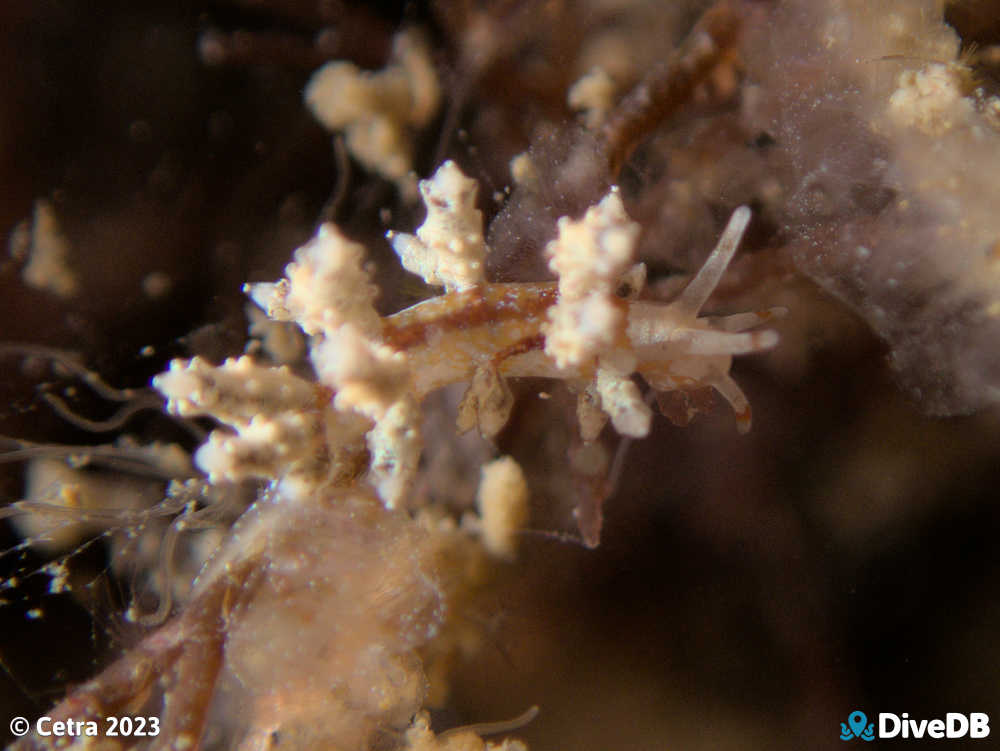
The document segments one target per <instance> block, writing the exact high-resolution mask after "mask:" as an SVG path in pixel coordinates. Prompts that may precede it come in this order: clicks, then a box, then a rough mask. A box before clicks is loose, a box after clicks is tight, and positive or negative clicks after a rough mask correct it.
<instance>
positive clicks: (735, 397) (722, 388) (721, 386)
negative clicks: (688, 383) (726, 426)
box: [706, 371, 752, 433]
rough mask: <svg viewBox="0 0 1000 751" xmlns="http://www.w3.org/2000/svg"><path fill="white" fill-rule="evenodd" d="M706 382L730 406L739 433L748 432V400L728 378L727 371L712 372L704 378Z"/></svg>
mask: <svg viewBox="0 0 1000 751" xmlns="http://www.w3.org/2000/svg"><path fill="white" fill-rule="evenodd" d="M706 382H707V383H708V384H710V385H711V386H712V388H714V389H715V390H716V391H718V392H719V393H720V394H722V397H723V398H724V399H725V400H726V401H727V402H729V404H730V406H732V408H733V412H734V413H735V414H736V429H737V430H739V432H740V433H747V432H749V431H750V425H751V422H752V413H751V410H750V402H749V401H747V397H746V394H744V393H743V389H741V388H740V387H739V384H737V383H736V381H734V380H733V379H732V378H730V377H729V374H728V373H723V372H721V371H718V372H715V373H713V374H712V376H711V378H707V379H706Z"/></svg>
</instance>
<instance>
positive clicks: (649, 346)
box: [154, 162, 779, 506]
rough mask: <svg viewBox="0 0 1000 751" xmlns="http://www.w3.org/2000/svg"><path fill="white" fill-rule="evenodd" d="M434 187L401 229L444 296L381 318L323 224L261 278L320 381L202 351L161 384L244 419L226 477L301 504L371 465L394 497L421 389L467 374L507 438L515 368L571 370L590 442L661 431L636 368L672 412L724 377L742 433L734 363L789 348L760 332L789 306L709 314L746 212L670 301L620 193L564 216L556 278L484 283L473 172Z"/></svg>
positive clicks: (217, 438) (340, 244)
mask: <svg viewBox="0 0 1000 751" xmlns="http://www.w3.org/2000/svg"><path fill="white" fill-rule="evenodd" d="M420 191H421V194H422V195H423V196H424V200H425V202H426V204H427V219H426V221H425V222H424V224H423V225H421V227H420V228H419V229H418V230H417V233H416V234H415V235H409V234H395V233H390V235H389V238H390V240H391V242H392V244H393V247H394V248H395V249H396V251H397V252H398V253H399V255H400V257H401V259H402V260H403V263H404V265H405V266H406V267H407V268H410V269H412V270H415V271H418V272H419V273H422V274H424V276H425V280H426V281H427V282H428V283H431V284H438V285H444V287H445V290H446V292H445V294H443V295H439V296H437V297H432V298H430V299H428V300H425V301H423V302H421V303H418V304H416V305H413V306H412V307H409V308H407V309H405V310H402V311H400V312H398V313H396V314H394V315H390V316H387V317H380V316H379V315H378V313H377V312H376V310H375V307H374V304H373V300H374V297H375V294H376V290H375V288H374V285H373V284H372V283H371V281H370V278H369V274H368V271H367V269H366V268H365V266H364V256H365V253H364V248H363V247H362V246H360V245H358V244H357V243H354V242H352V241H351V240H349V239H348V238H346V237H345V236H344V235H343V234H341V233H340V231H339V230H338V229H337V228H336V227H335V226H333V225H330V224H327V225H323V226H322V227H321V228H320V230H319V232H318V233H317V235H316V237H315V238H313V239H312V240H311V241H310V242H308V243H307V244H306V245H304V246H303V247H301V248H299V249H298V250H297V251H296V252H295V258H294V261H293V262H292V263H290V264H289V265H288V266H287V268H286V276H285V278H283V279H281V280H279V281H278V282H277V283H273V284H271V283H266V284H253V285H248V288H247V289H248V292H249V293H250V295H251V297H252V298H253V300H254V301H255V302H256V303H257V304H258V305H259V306H260V307H261V308H263V309H264V310H266V311H267V313H268V315H269V316H270V317H271V318H273V319H275V320H278V321H294V322H295V323H297V324H298V325H299V326H300V327H301V328H302V330H303V331H304V332H305V333H306V334H308V335H309V337H310V357H311V360H312V364H313V367H314V370H315V372H316V377H317V379H318V383H315V382H310V381H308V380H306V379H303V378H300V377H299V376H296V375H294V374H292V373H291V372H290V371H289V370H288V369H287V368H270V367H268V366H265V365H259V364H257V363H252V362H251V361H250V360H249V359H248V358H246V357H244V358H240V359H239V360H230V361H227V362H225V363H223V364H222V365H221V366H217V367H215V366H210V365H208V364H206V363H204V362H203V361H200V360H198V359H197V358H196V359H195V360H193V361H190V362H186V363H185V362H174V363H173V364H172V365H171V369H170V371H168V372H167V373H164V374H163V375H161V376H158V377H157V379H155V381H154V385H156V387H157V388H159V389H160V391H162V392H163V393H164V394H165V395H166V396H167V397H168V400H169V401H168V408H169V409H171V410H172V411H174V412H178V413H181V414H185V415H194V414H208V415H211V416H214V417H216V418H217V419H219V420H220V421H222V422H223V423H225V424H227V425H228V426H229V428H230V429H231V430H217V431H215V432H213V434H212V435H211V436H210V438H209V441H208V442H207V443H206V444H205V445H204V446H203V447H202V449H201V450H199V452H198V455H197V461H198V463H199V466H201V468H202V469H203V470H204V471H205V472H206V473H207V474H208V475H209V478H210V480H211V481H213V482H215V481H218V480H238V479H242V478H244V477H248V476H253V477H267V478H270V479H277V480H279V481H281V482H283V483H285V494H286V495H288V496H297V497H302V498H304V497H307V496H308V493H310V492H313V491H314V490H316V489H318V488H322V487H325V486H327V485H330V484H333V485H337V484H340V483H343V482H345V481H346V480H348V479H350V478H354V477H356V476H357V474H358V473H359V471H364V466H365V465H367V477H368V480H369V482H370V483H371V484H372V485H373V487H374V488H375V489H376V491H377V492H378V493H379V495H380V496H381V497H382V499H383V501H384V502H385V503H386V504H387V505H389V506H393V505H396V504H398V503H400V502H401V501H402V499H403V498H404V497H405V496H406V493H407V490H408V487H409V484H410V482H411V480H412V478H413V477H414V476H415V474H416V471H417V466H418V463H419V459H420V452H421V450H422V446H423V444H422V441H421V438H420V433H419V425H420V420H421V417H420V410H419V408H418V405H419V404H420V402H421V400H422V399H423V398H424V397H425V396H426V395H427V394H428V393H430V392H432V391H434V390H435V389H438V388H441V387H444V386H447V385H449V384H453V383H468V384H469V386H468V388H467V391H466V394H465V397H464V399H463V400H462V403H461V404H460V406H459V415H458V427H459V429H460V430H467V429H469V428H472V427H478V428H479V430H480V431H481V432H482V433H483V434H484V435H487V436H492V435H495V434H496V433H497V432H498V431H499V430H500V429H501V428H502V427H503V426H504V424H505V423H506V421H507V418H508V415H509V413H510V410H511V407H512V404H513V396H512V395H511V392H510V390H509V388H508V387H507V384H506V379H507V378H508V377H518V376H531V377H542V378H558V379H563V380H566V381H568V382H569V383H570V385H571V388H572V389H573V390H574V391H575V392H576V393H577V394H578V395H579V403H578V404H579V406H578V417H579V421H580V429H581V434H582V437H583V438H584V439H585V440H593V439H594V438H596V437H597V435H598V434H599V433H600V431H601V430H602V429H603V427H604V426H605V424H606V423H607V421H608V420H609V419H610V421H611V422H612V424H613V425H614V427H615V429H616V430H617V431H618V432H619V433H621V434H623V435H627V436H633V437H641V436H645V435H647V434H648V432H649V429H650V424H651V420H652V411H651V409H650V407H649V404H648V403H647V400H646V399H645V398H644V397H643V396H642V394H641V392H640V390H639V386H638V384H637V383H636V382H635V380H634V379H633V376H634V374H639V375H640V376H642V378H644V379H645V381H646V382H647V383H648V384H649V386H650V387H652V389H654V390H655V391H656V392H658V397H659V396H660V395H661V393H663V394H666V395H667V396H668V397H669V396H673V397H675V398H679V400H680V404H681V406H682V410H681V412H680V413H679V414H680V417H679V418H678V419H677V420H675V421H678V422H680V423H684V422H685V421H686V419H689V417H690V415H691V414H693V413H694V412H697V411H698V408H699V407H700V406H701V404H702V402H703V401H704V392H705V391H706V389H708V388H711V389H714V390H715V391H717V392H719V393H720V394H722V396H723V397H724V398H725V399H726V400H727V401H729V403H730V404H731V405H732V407H733V409H734V411H735V413H736V417H737V424H738V426H739V428H740V430H741V431H746V430H747V429H749V427H750V408H749V405H748V403H747V399H746V397H745V396H744V395H743V392H742V391H741V389H740V387H739V386H738V385H737V384H736V383H735V381H733V380H732V378H731V377H730V375H729V369H730V365H731V362H732V358H733V357H734V356H736V355H743V354H752V353H756V352H763V351H765V350H767V349H770V348H772V347H774V346H775V345H776V344H777V341H778V335H777V333H775V332H774V331H770V330H753V331H752V330H751V329H754V328H755V327H756V326H758V325H759V324H761V323H762V322H764V321H766V320H768V319H769V318H770V317H772V316H773V315H775V314H776V313H778V312H779V311H778V310H777V309H774V310H770V311H763V312H751V313H741V314H737V315H732V316H725V317H717V318H713V317H699V313H700V311H701V308H702V307H703V305H704V304H705V302H706V300H707V299H708V297H709V295H710V294H711V293H712V291H713V290H714V289H715V287H716V285H717V284H718V282H719V279H720V278H721V276H722V274H723V272H724V271H725V269H726V266H727V265H728V263H729V261H730V260H731V259H732V257H733V255H734V254H735V252H736V249H737V246H738V245H739V241H740V238H741V237H742V235H743V232H744V230H745V229H746V226H747V224H748V223H749V220H750V210H749V209H748V208H746V207H740V208H738V209H737V210H736V211H735V212H734V213H733V216H732V218H731V219H730V221H729V224H728V225H727V227H726V229H725V231H724V232H723V234H722V238H721V239H720V241H719V244H718V246H717V247H716V248H715V250H714V251H713V252H712V254H711V255H710V256H709V258H708V260H707V261H706V262H705V264H704V266H703V267H702V268H701V270H700V271H699V272H698V273H697V274H696V275H695V277H694V278H693V279H692V280H691V282H690V283H689V284H688V285H687V287H686V288H685V289H684V291H683V292H682V293H681V294H680V296H679V297H678V298H677V299H676V300H674V301H672V302H669V303H660V302H654V301H649V300H642V299H639V297H640V294H641V291H642V287H643V285H644V283H645V267H644V266H643V265H642V264H634V262H633V260H634V258H633V256H634V248H635V244H636V240H637V238H638V234H639V226H638V225H637V224H636V223H635V222H633V221H632V220H631V219H630V218H629V217H628V215H627V214H626V212H625V208H624V205H623V204H622V200H621V198H620V196H619V195H618V191H617V189H614V188H613V189H612V190H611V191H610V192H609V193H608V194H607V195H606V196H605V197H604V198H603V199H602V200H601V201H600V202H599V203H598V204H597V205H595V206H592V207H591V208H590V209H589V210H588V211H587V212H586V213H585V215H584V216H583V217H582V218H580V219H578V220H573V219H570V218H568V217H564V218H563V219H560V220H559V223H558V235H557V237H556V239H554V240H553V241H552V242H550V243H549V244H548V246H547V247H546V254H547V256H548V259H549V266H550V268H551V269H552V270H553V272H555V273H556V274H557V275H558V282H537V283H511V284H492V283H490V282H489V281H487V280H486V278H485V274H484V267H485V264H484V263H483V259H484V257H485V254H486V253H487V252H488V250H489V249H488V248H487V247H486V246H485V244H484V242H483V233H482V216H481V215H480V212H479V211H478V210H477V209H476V208H475V194H476V184H475V182H474V181H472V180H470V179H469V178H467V177H465V176H464V175H463V174H462V173H461V171H460V170H459V169H458V167H456V166H455V165H454V164H453V163H451V162H446V163H445V164H443V165H442V166H441V168H440V169H439V170H438V171H437V173H436V174H435V176H434V177H433V178H432V179H431V180H425V181H423V182H422V183H421V185H420ZM665 401H666V400H661V407H662V404H663V403H664V402H665ZM251 407H252V408H251ZM359 468H360V469H359Z"/></svg>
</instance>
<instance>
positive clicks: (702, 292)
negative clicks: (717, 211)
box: [673, 206, 750, 316]
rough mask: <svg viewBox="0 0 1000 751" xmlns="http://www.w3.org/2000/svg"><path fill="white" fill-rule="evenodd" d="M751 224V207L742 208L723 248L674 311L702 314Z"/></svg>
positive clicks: (723, 240)
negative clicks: (701, 311)
mask: <svg viewBox="0 0 1000 751" xmlns="http://www.w3.org/2000/svg"><path fill="white" fill-rule="evenodd" d="M749 223H750V209H749V207H747V206H740V207H739V208H738V209H736V211H734V212H733V215H732V216H731V217H730V219H729V224H727V225H726V229H725V231H724V232H723V233H722V237H721V238H719V244H718V245H716V246H715V250H713V251H712V254H711V255H710V256H709V257H708V260H707V261H705V265H704V266H702V267H701V270H700V271H699V272H698V273H697V274H696V275H695V277H694V279H692V280H691V282H690V283H689V284H688V286H687V287H685V288H684V291H683V292H682V293H681V295H680V297H678V298H677V300H676V301H675V302H674V303H673V307H674V308H675V310H677V311H678V312H679V313H682V314H686V315H690V316H694V315H696V314H697V313H698V311H699V310H701V306H702V305H704V304H705V301H706V300H707V299H708V296H709V295H711V294H712V290H714V289H715V287H716V285H717V284H718V283H719V279H721V278H722V274H723V273H724V272H725V270H726V267H727V266H728V265H729V262H730V261H731V260H732V259H733V256H734V255H735V254H736V249H737V248H738V247H739V244H740V240H741V239H743V233H744V232H745V231H746V228H747V225H748V224H749Z"/></svg>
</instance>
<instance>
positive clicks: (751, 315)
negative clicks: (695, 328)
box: [705, 308, 788, 331]
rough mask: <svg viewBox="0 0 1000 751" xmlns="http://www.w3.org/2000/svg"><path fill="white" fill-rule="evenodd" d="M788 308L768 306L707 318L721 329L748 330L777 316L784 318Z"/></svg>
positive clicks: (713, 326) (716, 327)
mask: <svg viewBox="0 0 1000 751" xmlns="http://www.w3.org/2000/svg"><path fill="white" fill-rule="evenodd" d="M787 313H788V308H768V309H767V310H758V311H750V312H748V313H735V314H734V315H731V316H718V317H708V318H706V319H705V320H707V321H708V323H709V324H711V326H712V328H714V329H718V330H719V331H746V330H747V329H752V328H753V327H754V326H759V325H760V324H762V323H766V322H767V321H773V320H774V319H776V318H783V317H784V316H785V315H787Z"/></svg>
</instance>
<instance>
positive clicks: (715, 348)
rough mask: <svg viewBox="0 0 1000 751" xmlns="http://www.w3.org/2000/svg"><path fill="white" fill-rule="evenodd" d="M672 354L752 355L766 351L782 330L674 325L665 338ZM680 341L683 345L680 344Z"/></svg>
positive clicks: (774, 342) (771, 346) (673, 355)
mask: <svg viewBox="0 0 1000 751" xmlns="http://www.w3.org/2000/svg"><path fill="white" fill-rule="evenodd" d="M663 343H664V344H665V345H667V347H668V348H669V352H670V355H671V356H672V357H676V356H677V355H678V354H682V355H699V356H707V357H712V356H718V355H748V354H752V353H756V352H764V351H766V350H769V349H771V348H773V347H774V346H775V345H777V343H778V332H776V331H772V330H771V329H766V330H764V331H745V332H742V333H734V332H729V331H713V330H709V329H688V328H680V329H674V330H673V331H672V332H670V336H669V338H667V339H666V340H665V341H664V342H663ZM677 345H682V346H681V347H680V348H678V347H677Z"/></svg>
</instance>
